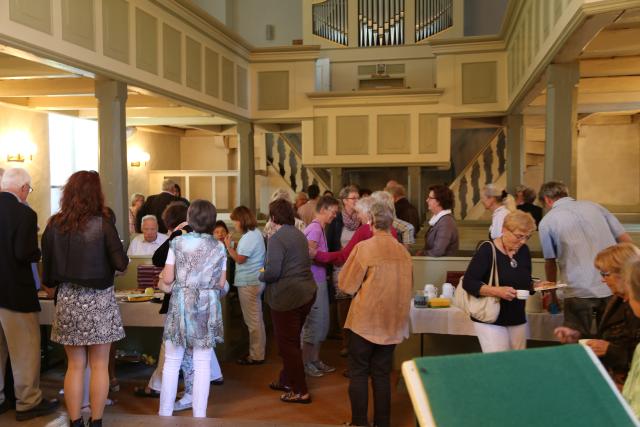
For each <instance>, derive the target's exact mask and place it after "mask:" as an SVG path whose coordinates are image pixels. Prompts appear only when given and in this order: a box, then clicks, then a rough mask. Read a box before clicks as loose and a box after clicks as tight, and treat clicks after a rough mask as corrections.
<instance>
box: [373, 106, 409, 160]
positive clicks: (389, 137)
mask: <svg viewBox="0 0 640 427" xmlns="http://www.w3.org/2000/svg"><path fill="white" fill-rule="evenodd" d="M409 153H411V117H410V115H409V114H389V115H379V116H378V154H409Z"/></svg>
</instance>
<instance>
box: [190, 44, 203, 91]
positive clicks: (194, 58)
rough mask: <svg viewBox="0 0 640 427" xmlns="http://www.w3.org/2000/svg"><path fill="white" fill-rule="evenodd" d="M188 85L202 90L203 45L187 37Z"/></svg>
mask: <svg viewBox="0 0 640 427" xmlns="http://www.w3.org/2000/svg"><path fill="white" fill-rule="evenodd" d="M187 86H188V87H190V88H191V89H195V90H198V91H200V90H202V45H201V44H200V43H198V42H197V41H195V40H193V39H192V38H191V37H187Z"/></svg>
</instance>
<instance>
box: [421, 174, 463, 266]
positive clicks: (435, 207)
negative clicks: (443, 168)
mask: <svg viewBox="0 0 640 427" xmlns="http://www.w3.org/2000/svg"><path fill="white" fill-rule="evenodd" d="M453 202H454V195H453V191H451V189H450V188H449V187H447V186H446V185H434V186H432V187H430V188H429V195H428V196H427V207H428V208H429V211H430V212H431V213H432V216H431V219H430V220H429V229H428V230H427V234H426V235H425V238H424V249H422V250H420V251H418V255H423V256H432V257H441V256H454V255H455V254H456V252H457V251H458V245H459V240H458V227H456V220H455V219H453V215H452V213H451V209H452V208H453Z"/></svg>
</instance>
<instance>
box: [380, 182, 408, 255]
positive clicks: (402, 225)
mask: <svg viewBox="0 0 640 427" xmlns="http://www.w3.org/2000/svg"><path fill="white" fill-rule="evenodd" d="M371 197H373V198H374V200H376V201H378V202H381V203H384V204H386V205H387V206H389V208H390V209H391V212H392V213H393V228H395V229H396V231H397V232H398V241H399V242H400V243H402V244H403V245H404V247H405V248H406V249H407V250H409V248H410V247H411V245H413V244H415V243H416V237H415V229H414V228H413V225H412V224H410V223H408V222H407V221H404V220H402V219H400V218H398V217H397V215H396V208H395V204H394V202H393V196H392V195H391V194H389V193H388V192H387V191H374V192H373V194H371Z"/></svg>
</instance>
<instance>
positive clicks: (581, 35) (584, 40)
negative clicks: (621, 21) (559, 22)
mask: <svg viewBox="0 0 640 427" xmlns="http://www.w3.org/2000/svg"><path fill="white" fill-rule="evenodd" d="M620 15H621V13H620V11H614V12H608V13H601V14H598V15H592V16H589V17H587V19H586V20H585V22H584V23H583V24H582V25H581V26H580V28H578V29H577V30H576V31H575V32H574V33H573V34H571V37H570V38H569V40H567V41H566V43H565V44H564V46H563V47H562V49H561V50H560V52H558V54H557V55H556V56H555V57H554V58H553V62H554V63H556V64H562V63H568V62H573V61H575V60H576V59H578V58H579V57H580V54H581V53H582V51H583V50H584V48H585V46H587V45H591V43H592V41H594V40H597V38H598V37H599V35H598V34H599V33H601V30H602V29H603V28H605V27H606V26H607V25H609V24H611V23H612V22H614V21H615V20H616V18H618V17H620Z"/></svg>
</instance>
